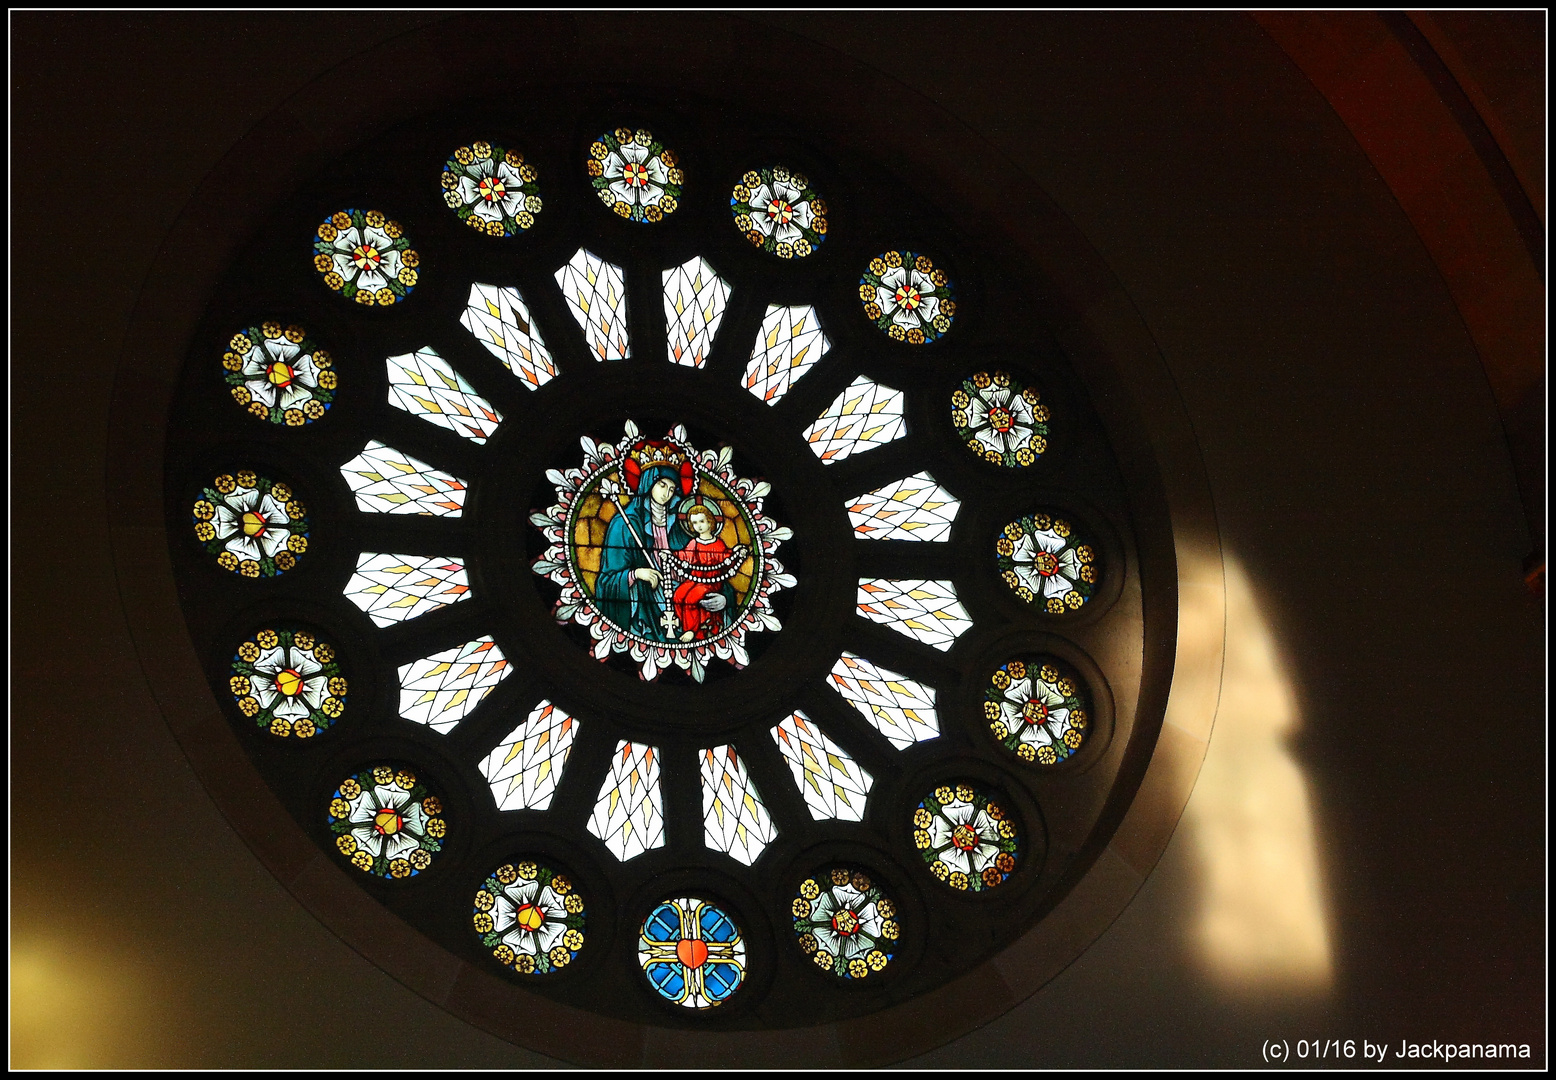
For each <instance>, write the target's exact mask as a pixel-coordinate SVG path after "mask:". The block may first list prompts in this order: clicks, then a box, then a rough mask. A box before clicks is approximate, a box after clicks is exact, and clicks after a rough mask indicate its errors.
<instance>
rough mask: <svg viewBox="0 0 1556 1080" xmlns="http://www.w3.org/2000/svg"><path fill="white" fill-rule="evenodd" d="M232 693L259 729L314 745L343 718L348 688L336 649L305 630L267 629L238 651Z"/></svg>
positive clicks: (234, 661)
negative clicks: (314, 740) (323, 732)
mask: <svg viewBox="0 0 1556 1080" xmlns="http://www.w3.org/2000/svg"><path fill="white" fill-rule="evenodd" d="M228 689H230V690H231V691H232V696H233V698H234V699H236V701H237V704H238V711H239V712H241V713H242V714H243V715H244V716H247V717H249V718H251V719H252V720H253V721H254V723H255V724H257V725H258V726H259V727H260V728H262V729H264V730H265V731H268V732H270V734H272V735H274V736H276V737H277V738H281V739H284V738H286V737H288V736H291V735H295V736H297V738H299V739H310V738H312V737H313V736H314V735H316V734H318V733H319V732H321V731H325V730H328V729H329V728H330V727H331V726H332V725H333V724H334V723H335V721H337V720H339V719H340V718H341V716H342V715H343V714H344V713H345V711H346V691H347V689H348V686H347V683H346V679H345V677H344V676H343V675H341V671H340V663H339V661H338V660H337V659H336V656H335V649H334V646H332V645H329V644H328V643H326V642H323V641H320V640H318V639H317V638H316V637H314V636H313V634H311V633H309V632H308V631H306V630H288V629H285V628H282V629H279V630H272V629H268V628H267V629H264V630H261V631H259V632H258V633H257V634H255V635H254V636H253V637H252V638H249V639H248V640H247V641H245V642H243V644H241V645H239V646H238V651H237V654H236V655H235V656H233V658H232V676H231V678H230V679H229V680H228Z"/></svg>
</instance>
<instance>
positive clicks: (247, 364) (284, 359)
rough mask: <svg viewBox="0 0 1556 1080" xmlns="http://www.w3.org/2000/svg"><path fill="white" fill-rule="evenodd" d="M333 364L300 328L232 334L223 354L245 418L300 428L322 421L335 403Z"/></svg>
mask: <svg viewBox="0 0 1556 1080" xmlns="http://www.w3.org/2000/svg"><path fill="white" fill-rule="evenodd" d="M334 364H335V359H334V357H332V356H331V355H330V354H329V353H328V352H327V351H326V350H324V349H321V348H319V346H318V343H317V342H315V341H314V340H313V339H312V338H310V337H309V336H308V332H307V331H306V330H304V329H303V328H302V327H301V326H288V327H287V328H286V329H284V330H283V329H282V328H281V324H280V323H278V322H265V323H261V324H260V325H259V326H250V327H248V328H247V329H245V330H243V331H242V332H240V333H237V334H234V335H233V336H232V340H231V341H229V342H228V343H227V351H226V352H224V353H223V354H222V367H223V368H225V369H226V371H227V385H228V386H230V387H231V388H232V391H231V393H232V399H233V400H234V401H236V402H237V403H238V404H239V405H242V406H243V407H244V408H245V409H247V410H248V413H249V415H250V416H254V417H257V418H259V419H260V420H268V421H270V422H271V423H272V424H285V425H286V426H287V427H302V426H303V425H304V424H311V423H313V422H314V421H315V420H321V419H323V418H324V414H325V412H327V411H328V410H329V407H330V405H331V403H332V402H334V400H335V391H336V390H337V389H339V386H340V383H339V378H338V376H337V375H336V374H335V372H334V371H332V370H331V368H333V367H334Z"/></svg>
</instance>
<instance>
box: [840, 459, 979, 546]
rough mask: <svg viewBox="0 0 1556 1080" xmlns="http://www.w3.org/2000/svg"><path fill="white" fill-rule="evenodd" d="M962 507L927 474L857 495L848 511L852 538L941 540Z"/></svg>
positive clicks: (949, 529)
mask: <svg viewBox="0 0 1556 1080" xmlns="http://www.w3.org/2000/svg"><path fill="white" fill-rule="evenodd" d="M961 508H962V504H961V503H960V502H958V501H957V500H956V499H955V497H953V496H952V494H951V493H950V492H949V491H947V490H946V489H945V488H943V487H941V486H940V485H939V484H937V483H935V478H934V477H932V476H930V475H929V474H928V473H922V472H921V473H917V474H915V475H913V476H909V477H907V478H905V479H902V480H898V481H896V482H895V483H891V484H887V485H886V486H885V487H882V488H876V489H875V490H874V491H871V492H868V493H866V494H864V495H861V496H859V498H857V499H855V500H854V502H853V503H852V504H851V505H850V506H849V508H848V520H849V521H850V522H852V523H853V526H854V535H856V536H858V537H860V538H861V539H865V540H944V539H945V538H946V537H947V536H949V535H950V534H951V523H952V522H953V521H955V520H956V512H957V511H958V510H960V509H961Z"/></svg>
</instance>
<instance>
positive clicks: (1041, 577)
mask: <svg viewBox="0 0 1556 1080" xmlns="http://www.w3.org/2000/svg"><path fill="white" fill-rule="evenodd" d="M994 550H995V557H996V561H997V563H998V565H999V570H1000V577H1002V578H1003V579H1004V580H1005V584H1006V585H1009V586H1010V588H1011V590H1012V591H1014V592H1015V594H1016V595H1017V596H1019V597H1020V598H1021V599H1023V600H1025V601H1026V602H1027V603H1029V604H1034V605H1037V606H1039V607H1041V608H1043V609H1044V610H1045V611H1047V612H1049V613H1050V614H1052V615H1060V614H1063V613H1064V612H1066V611H1075V610H1077V609H1079V608H1080V606H1081V605H1082V604H1084V603H1085V602H1086V601H1087V600H1089V599H1091V594H1092V592H1093V591H1094V590H1095V589H1096V585H1097V572H1098V566H1097V555H1096V552H1095V550H1094V549H1093V548H1092V546H1091V545H1090V544H1087V543H1084V542H1083V541H1082V539H1081V536H1080V534H1079V533H1078V532H1076V530H1075V527H1074V526H1073V525H1071V524H1070V522H1069V521H1068V520H1067V519H1065V518H1061V517H1053V516H1051V515H1049V514H1041V513H1039V514H1028V515H1027V516H1025V517H1023V518H1019V519H1017V520H1016V521H1012V522H1011V523H1010V524H1009V525H1006V526H1005V530H1004V533H1003V534H1002V535H1001V536H1000V538H999V539H998V540H996V541H995V544H994Z"/></svg>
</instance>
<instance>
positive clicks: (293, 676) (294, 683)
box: [276, 668, 303, 697]
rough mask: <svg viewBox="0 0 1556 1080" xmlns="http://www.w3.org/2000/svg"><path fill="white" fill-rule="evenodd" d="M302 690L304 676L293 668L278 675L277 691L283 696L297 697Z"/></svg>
mask: <svg viewBox="0 0 1556 1080" xmlns="http://www.w3.org/2000/svg"><path fill="white" fill-rule="evenodd" d="M302 690H303V677H302V675H301V674H299V673H298V672H296V671H294V670H292V669H291V668H287V669H286V670H285V671H283V672H281V673H280V674H279V675H277V676H276V691H277V692H278V693H280V694H281V695H282V696H283V697H296V696H297V695H298V694H300V693H302Z"/></svg>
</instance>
